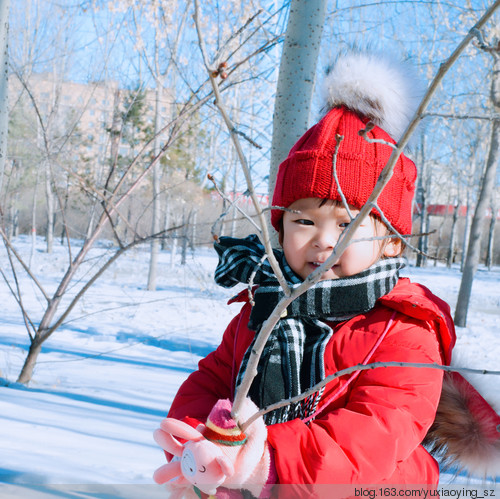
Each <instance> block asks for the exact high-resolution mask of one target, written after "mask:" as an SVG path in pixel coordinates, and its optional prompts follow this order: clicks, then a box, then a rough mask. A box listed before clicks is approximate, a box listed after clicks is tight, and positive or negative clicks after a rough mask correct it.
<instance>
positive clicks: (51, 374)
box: [0, 237, 500, 497]
mask: <svg viewBox="0 0 500 499" xmlns="http://www.w3.org/2000/svg"><path fill="white" fill-rule="evenodd" d="M42 244H43V242H42V241H41V240H39V242H38V245H39V249H38V250H37V251H36V252H35V259H34V261H33V263H32V269H33V271H34V272H35V274H36V276H37V278H38V279H39V281H40V282H41V283H42V286H44V288H46V290H48V291H50V292H53V291H54V290H55V287H56V285H57V282H58V279H59V278H60V277H61V275H62V273H63V271H64V267H65V265H66V262H67V260H68V254H67V248H66V247H64V246H59V245H56V247H55V248H54V252H53V254H47V253H45V252H44V251H43V250H42V249H41V248H42ZM73 246H74V247H72V251H73V253H74V252H75V251H76V249H77V246H78V242H73ZM15 247H16V249H17V250H18V251H19V253H20V254H22V255H23V256H25V257H26V258H27V259H29V255H30V251H31V248H30V241H29V240H28V239H27V238H24V237H20V238H18V239H17V240H16V241H15ZM147 250H148V248H147V247H140V248H136V249H134V250H132V251H131V252H129V253H128V254H126V255H124V256H123V257H121V259H119V260H118V261H117V262H115V263H114V264H113V265H112V267H111V268H110V269H108V270H107V271H106V273H105V274H104V275H103V276H102V277H101V278H100V279H99V280H98V281H97V282H96V283H95V284H94V285H93V287H92V288H91V289H90V290H89V291H88V293H87V294H86V295H85V297H84V298H83V299H82V300H81V302H80V303H79V304H78V305H77V306H76V307H75V309H74V310H73V311H72V313H71V315H70V316H69V317H68V318H67V320H66V322H65V323H64V325H63V326H62V327H61V328H60V330H59V331H57V332H56V333H55V334H54V335H53V336H51V337H50V338H49V340H48V341H47V342H46V343H45V344H44V346H43V349H42V353H41V354H40V356H39V359H38V363H37V366H36V368H35V372H34V376H33V379H32V381H31V382H30V383H29V385H28V386H27V387H26V386H24V385H20V384H17V383H15V380H16V378H17V375H18V374H19V371H20V368H21V366H22V363H23V361H24V358H25V356H26V350H27V348H28V346H29V338H28V335H27V332H26V329H25V326H24V323H23V320H22V316H21V314H20V312H19V308H18V306H17V304H16V302H15V300H14V298H13V296H12V294H11V292H10V291H9V288H8V287H7V285H6V284H5V282H3V283H2V284H1V285H0V299H1V303H2V309H3V310H2V312H3V313H2V317H1V318H0V327H1V331H2V334H1V335H0V369H1V371H0V442H1V444H0V496H1V497H10V496H12V497H13V496H14V495H15V496H19V495H21V496H22V497H50V496H52V495H62V496H65V495H64V494H66V493H69V492H71V494H73V495H68V497H83V496H85V494H84V490H85V486H83V485H78V484H90V485H92V486H96V487H100V489H99V491H100V492H99V493H96V495H97V496H98V497H117V496H119V497H129V496H130V497H142V496H147V497H156V495H158V497H160V494H162V495H161V497H165V492H164V490H163V489H162V488H161V487H158V486H156V485H154V484H153V482H152V473H153V471H154V470H155V469H156V468H157V467H158V466H160V465H161V464H163V463H164V459H163V453H162V451H161V450H160V449H159V448H158V447H157V446H156V444H155V443H154V441H153V439H152V433H153V430H154V429H155V428H156V427H157V426H158V424H159V422H160V420H161V419H162V418H163V417H164V416H165V414H166V413H167V411H168V408H169V405H170V403H171V401H172V398H173V397H174V395H175V393H176V391H177V389H178V387H179V386H180V384H181V383H182V381H183V380H184V379H185V378H186V376H187V375H188V374H189V373H190V372H191V371H192V370H193V369H195V368H196V365H197V362H198V361H199V360H200V359H201V358H202V357H204V356H205V355H206V354H208V353H209V352H210V351H211V350H213V349H214V348H215V347H216V346H217V345H218V343H219V341H220V338H221V336H222V333H223V331H224V328H225V326H226V325H227V323H228V322H229V320H230V319H231V318H232V317H233V316H234V315H235V314H236V313H237V311H238V309H239V305H238V304H234V305H230V306H226V305H225V302H226V301H227V299H228V298H229V297H230V296H232V295H233V294H234V293H235V290H234V289H233V290H224V289H222V288H219V287H217V286H216V285H215V284H214V283H213V280H212V274H213V270H214V268H215V264H216V256H215V252H213V251H212V250H210V249H198V250H197V251H196V252H195V253H194V254H190V255H189V256H188V261H187V264H186V265H181V264H180V262H179V261H178V260H177V261H175V264H174V265H172V264H171V256H170V254H169V253H167V252H162V253H161V255H160V264H159V265H160V270H159V279H158V288H157V291H147V289H146V276H147V270H148V260H149V259H148V252H147ZM109 251H110V248H109V247H107V246H106V245H105V244H102V245H100V247H99V248H96V249H95V250H93V251H92V254H91V258H90V259H89V262H88V263H87V264H86V266H85V268H84V272H81V273H80V277H81V278H82V279H83V280H85V279H88V277H89V273H88V272H89V271H90V270H91V268H92V266H94V265H95V264H96V263H97V262H99V261H100V258H102V257H103V256H104V255H107V254H109ZM0 262H1V263H2V267H1V268H2V271H3V272H4V273H5V274H6V275H7V276H8V278H9V281H10V282H11V283H12V282H13V281H12V276H11V274H10V271H9V265H8V261H7V257H6V253H5V250H3V251H2V252H0ZM431 265H432V264H431ZM407 274H408V275H409V276H410V277H411V278H412V279H413V280H415V281H418V282H421V283H423V284H425V285H427V286H428V287H429V288H430V289H431V290H432V291H433V292H434V293H436V294H437V295H438V296H440V297H442V298H443V299H445V300H446V301H448V302H449V303H450V305H451V306H452V308H453V307H454V305H455V301H456V296H457V293H458V287H459V284H460V272H459V270H458V269H457V268H455V267H454V268H452V269H446V268H445V267H442V266H439V265H438V266H437V267H433V266H429V267H428V268H426V269H417V268H414V267H411V268H409V269H408V270H407ZM499 278H500V269H498V268H495V269H494V270H492V271H486V270H485V269H480V270H479V271H478V273H477V276H476V279H475V282H474V288H473V294H472V299H471V309H470V313H469V319H468V323H469V324H470V325H469V326H468V327H467V328H458V331H457V333H458V350H459V351H461V352H465V354H466V355H464V358H466V360H467V363H468V364H469V365H471V366H474V367H481V368H485V369H498V359H499V358H500V321H499V316H500V286H498V282H499V280H500V279H499ZM18 279H19V284H20V286H21V289H23V303H24V306H25V308H26V309H27V310H28V311H29V312H30V313H31V314H32V317H33V319H34V320H35V321H37V320H40V317H41V311H42V309H43V305H44V298H43V297H42V295H41V293H40V292H39V291H38V290H37V289H36V287H35V286H34V285H33V284H32V283H31V282H30V281H29V279H28V278H27V276H26V274H25V273H24V272H22V271H21V270H20V269H19V272H18ZM65 303H67V301H65ZM489 378H493V377H492V376H490V377H489ZM489 383H493V384H495V383H496V386H497V387H498V378H495V379H490V380H489ZM494 391H498V390H494ZM497 409H498V408H497ZM453 480H458V481H460V477H458V478H456V477H452V476H451V475H450V476H448V475H444V476H443V483H448V482H451V481H453ZM457 483H458V482H457ZM57 484H64V487H65V488H64V490H61V489H60V488H58V487H59V485H57ZM116 484H124V486H122V487H121V488H120V489H119V492H118V491H117V489H116ZM79 487H80V488H79ZM82 487H83V489H82ZM136 487H140V492H139V489H136ZM82 490H83V491H82ZM145 491H147V493H145ZM94 492H95V491H94ZM80 493H81V494H83V495H81V496H80Z"/></svg>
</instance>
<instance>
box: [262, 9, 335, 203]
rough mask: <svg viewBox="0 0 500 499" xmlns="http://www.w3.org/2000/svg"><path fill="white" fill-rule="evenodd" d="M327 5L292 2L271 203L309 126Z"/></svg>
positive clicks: (278, 94)
mask: <svg viewBox="0 0 500 499" xmlns="http://www.w3.org/2000/svg"><path fill="white" fill-rule="evenodd" d="M326 5H327V2H326V0H308V1H307V2H304V1H303V0H292V1H291V5H290V13H289V18H288V24H287V29H286V36H285V43H284V47H283V54H282V56H281V62H280V70H279V75H278V85H277V89H276V100H275V104H274V116H273V140H272V144H271V165H270V169H269V198H270V199H272V195H273V191H274V186H275V184H276V175H277V172H278V166H279V164H280V163H281V162H282V161H283V160H284V159H285V158H286V157H287V155H288V152H289V151H290V149H291V148H292V146H293V144H294V143H295V142H296V141H297V139H298V138H299V137H300V136H301V135H302V134H303V133H304V132H305V131H306V130H307V128H308V126H309V114H310V110H311V101H312V95H313V91H314V83H315V75H316V64H317V60H318V53H319V48H320V45H321V35H322V33H323V26H324V23H325V14H326Z"/></svg>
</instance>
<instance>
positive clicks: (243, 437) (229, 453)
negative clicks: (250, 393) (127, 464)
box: [153, 399, 276, 497]
mask: <svg viewBox="0 0 500 499" xmlns="http://www.w3.org/2000/svg"><path fill="white" fill-rule="evenodd" d="M257 411H258V409H257V406H256V405H255V404H254V403H253V402H252V401H251V400H250V399H246V400H245V403H244V404H243V407H242V410H241V417H242V420H243V421H245V420H247V419H248V418H249V417H250V416H251V415H253V414H255V412H257ZM175 437H177V438H181V439H186V440H188V441H187V442H186V443H185V444H184V445H183V444H181V443H180V442H179V441H178V440H177V439H176V438H175ZM154 439H155V441H156V442H157V443H158V445H160V447H162V448H163V449H164V450H166V451H167V452H170V453H171V454H173V455H174V456H177V457H179V458H180V460H176V459H175V458H174V459H173V460H172V461H171V462H170V463H168V464H165V465H163V466H162V467H160V468H158V469H157V470H156V472H155V474H154V476H153V478H154V480H155V482H156V483H159V484H163V483H167V482H168V483H169V484H171V485H174V486H186V485H188V484H192V485H194V486H195V487H197V488H198V489H199V490H200V491H202V492H204V493H205V494H209V495H214V494H216V492H217V488H218V487H220V486H224V487H226V488H228V489H242V488H244V489H247V490H249V491H250V492H251V493H252V494H253V495H254V496H255V497H259V496H264V495H266V492H267V488H266V487H265V486H266V485H271V484H273V483H275V482H276V472H275V469H274V464H273V456H272V451H271V448H270V447H269V445H268V443H267V429H266V425H265V424H264V420H263V419H262V418H259V419H257V420H256V421H255V422H253V423H252V424H251V425H250V426H249V427H248V428H247V430H246V433H243V432H242V431H241V430H240V428H239V427H238V425H237V424H236V422H235V421H234V420H233V419H232V418H231V402H230V401H229V400H219V401H218V402H217V403H216V404H215V406H214V407H213V409H212V411H211V412H210V414H209V416H208V419H207V422H206V424H205V425H199V426H198V428H197V429H194V428H192V427H191V426H189V425H188V424H186V423H184V422H182V421H179V420H177V419H173V418H166V419H164V420H163V421H162V422H161V423H160V428H159V429H158V430H156V431H155V433H154ZM174 478H175V480H173V479H174ZM170 480H173V482H169V481H170Z"/></svg>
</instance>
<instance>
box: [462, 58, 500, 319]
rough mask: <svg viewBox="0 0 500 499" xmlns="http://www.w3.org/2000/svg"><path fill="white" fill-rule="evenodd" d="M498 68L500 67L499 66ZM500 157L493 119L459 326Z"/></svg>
mask: <svg viewBox="0 0 500 499" xmlns="http://www.w3.org/2000/svg"><path fill="white" fill-rule="evenodd" d="M499 69H500V67H499ZM499 158H500V120H494V121H493V126H492V129H491V143H490V151H489V153H488V160H487V163H486V169H485V172H484V176H483V181H482V185H481V191H480V194H479V199H478V202H477V205H476V210H475V212H474V217H473V219H472V226H471V231H470V236H469V246H468V249H467V257H466V259H465V265H464V271H463V275H462V280H461V282H460V291H459V292H458V299H457V306H456V309H455V323H456V325H457V326H459V327H465V326H466V324H467V311H468V308H469V301H470V294H471V291H472V283H473V281H474V274H475V273H476V270H477V266H478V263H479V257H480V249H481V235H482V232H483V226H484V220H485V217H484V214H485V213H486V209H487V207H488V203H489V200H490V198H491V192H492V189H493V186H494V181H495V172H496V167H497V164H498V160H499Z"/></svg>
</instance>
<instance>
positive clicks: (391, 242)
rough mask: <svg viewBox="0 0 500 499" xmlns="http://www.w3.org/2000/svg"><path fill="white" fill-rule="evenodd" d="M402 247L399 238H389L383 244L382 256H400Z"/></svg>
mask: <svg viewBox="0 0 500 499" xmlns="http://www.w3.org/2000/svg"><path fill="white" fill-rule="evenodd" d="M401 250H402V245H401V239H399V237H391V238H390V239H388V240H387V241H386V243H385V247H384V256H385V257H388V258H391V257H394V256H398V255H400V254H401Z"/></svg>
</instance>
